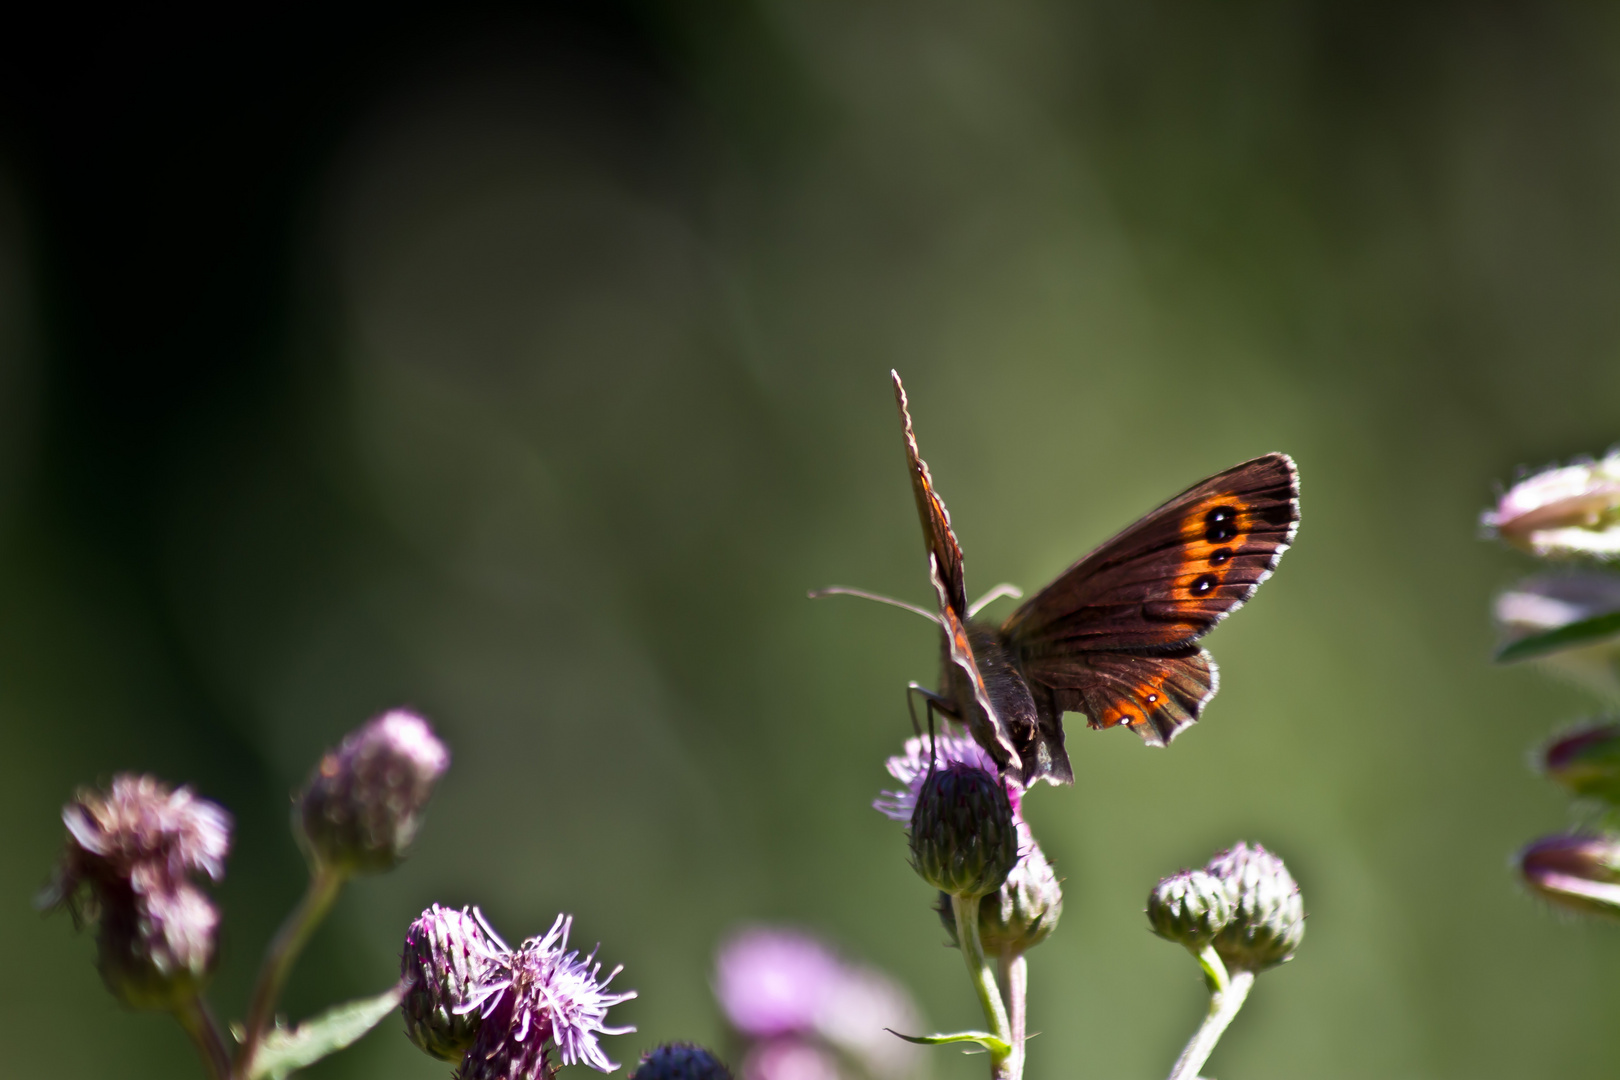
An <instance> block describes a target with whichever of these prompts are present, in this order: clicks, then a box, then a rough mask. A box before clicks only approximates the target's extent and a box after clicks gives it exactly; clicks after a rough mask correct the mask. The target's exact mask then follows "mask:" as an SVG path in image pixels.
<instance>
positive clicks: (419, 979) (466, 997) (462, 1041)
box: [399, 904, 496, 1061]
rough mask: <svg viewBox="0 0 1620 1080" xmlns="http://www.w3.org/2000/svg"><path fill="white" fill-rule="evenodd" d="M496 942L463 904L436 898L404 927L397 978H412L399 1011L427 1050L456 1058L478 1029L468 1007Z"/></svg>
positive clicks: (414, 1038) (415, 1040) (410, 1032)
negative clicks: (447, 904) (450, 905)
mask: <svg viewBox="0 0 1620 1080" xmlns="http://www.w3.org/2000/svg"><path fill="white" fill-rule="evenodd" d="M495 954H496V947H495V943H494V942H493V941H492V940H491V939H490V937H489V935H488V934H486V933H485V932H484V928H483V927H482V926H481V925H480V924H479V922H478V919H477V918H475V917H474V916H473V915H472V914H471V913H469V912H468V910H467V909H466V908H462V909H461V910H460V911H456V910H455V909H453V908H444V907H440V906H439V905H438V904H434V905H433V906H432V907H430V908H428V909H427V910H426V911H424V912H422V914H421V915H420V916H419V917H418V918H417V920H416V921H415V922H413V923H411V926H410V929H409V930H407V931H406V932H405V948H404V950H403V952H402V953H401V955H400V961H399V975H400V979H401V980H403V981H405V982H408V983H409V984H410V989H409V990H407V991H406V992H405V999H404V1000H403V1001H402V1002H401V1003H400V1011H401V1012H403V1013H404V1015H405V1034H406V1035H408V1036H409V1037H410V1040H411V1042H413V1043H415V1044H416V1045H417V1046H418V1047H420V1048H421V1049H422V1050H423V1051H425V1052H426V1053H429V1054H431V1055H433V1056H434V1057H436V1058H440V1059H442V1060H444V1061H460V1060H461V1058H462V1056H463V1055H464V1054H466V1052H467V1050H468V1049H469V1048H470V1047H471V1046H472V1044H473V1037H474V1036H475V1035H477V1034H478V1014H477V1013H476V1012H475V1011H472V1010H471V1009H470V1008H469V1007H468V1003H469V1002H470V1001H471V1000H472V996H473V991H474V990H475V989H476V988H477V987H478V986H479V985H480V984H481V983H482V982H483V979H484V975H485V973H486V972H487V971H488V969H489V965H490V964H491V963H493V962H494V960H495Z"/></svg>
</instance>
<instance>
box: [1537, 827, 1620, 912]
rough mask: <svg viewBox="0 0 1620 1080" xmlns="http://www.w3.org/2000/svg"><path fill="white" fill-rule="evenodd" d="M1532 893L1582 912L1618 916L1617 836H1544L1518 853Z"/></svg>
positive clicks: (1619, 852) (1619, 840) (1619, 873)
mask: <svg viewBox="0 0 1620 1080" xmlns="http://www.w3.org/2000/svg"><path fill="white" fill-rule="evenodd" d="M1519 873H1520V874H1521V875H1522V876H1523V878H1524V882H1525V884H1526V885H1528V886H1530V888H1531V889H1532V890H1534V891H1535V893H1536V895H1538V896H1540V897H1541V898H1542V899H1544V900H1549V901H1551V902H1552V903H1554V904H1557V905H1559V906H1560V907H1563V908H1567V909H1569V910H1571V911H1578V912H1580V913H1582V914H1583V915H1603V916H1607V917H1609V918H1616V917H1620V838H1616V837H1613V836H1582V835H1579V834H1571V835H1563V836H1547V837H1543V838H1542V839H1540V840H1537V841H1536V842H1535V843H1533V844H1531V845H1530V846H1529V847H1527V848H1525V849H1524V850H1523V851H1521V852H1519Z"/></svg>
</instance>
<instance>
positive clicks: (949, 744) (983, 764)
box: [872, 733, 1023, 826]
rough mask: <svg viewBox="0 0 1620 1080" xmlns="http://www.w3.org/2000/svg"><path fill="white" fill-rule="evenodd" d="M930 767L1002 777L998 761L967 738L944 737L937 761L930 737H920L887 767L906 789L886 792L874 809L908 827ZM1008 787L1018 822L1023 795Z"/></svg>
mask: <svg viewBox="0 0 1620 1080" xmlns="http://www.w3.org/2000/svg"><path fill="white" fill-rule="evenodd" d="M930 764H933V765H934V766H935V767H936V768H942V769H943V768H948V767H949V766H952V765H966V766H969V767H970V768H975V769H981V770H983V771H984V772H987V773H989V774H990V775H992V776H995V777H998V778H999V777H1000V775H1001V770H1000V769H998V768H997V767H996V763H995V760H994V759H993V758H991V757H990V755H989V754H987V753H985V752H984V749H983V748H982V747H981V746H979V744H978V743H976V742H974V741H973V740H972V739H971V738H969V737H967V736H966V735H952V734H949V733H942V734H941V735H940V736H939V755H938V757H937V758H936V757H934V755H932V754H931V753H930V752H929V740H928V736H927V735H918V736H915V737H913V738H910V739H907V740H906V752H905V753H903V754H898V755H896V756H895V757H891V758H890V759H889V760H888V764H887V765H886V768H887V769H888V770H889V775H890V776H892V777H894V778H895V779H896V780H898V781H900V783H901V784H902V785H904V787H903V789H902V790H900V791H885V792H883V793H882V795H881V796H880V797H879V798H877V799H875V800H873V802H872V809H874V810H876V811H877V812H878V813H880V814H883V815H884V816H885V817H888V818H892V819H893V820H895V821H898V822H900V823H901V824H902V825H906V826H909V825H910V824H911V817H912V814H913V813H914V812H915V811H916V809H917V793H918V792H919V791H921V790H922V785H923V781H924V780H925V779H926V778H927V777H928V768H929V765H930ZM1006 787H1007V798H1008V800H1009V801H1010V802H1011V803H1012V808H1013V815H1014V817H1015V818H1016V817H1017V815H1018V801H1019V798H1020V796H1022V794H1023V792H1022V791H1020V790H1019V788H1018V785H1017V784H1014V783H1013V782H1011V781H1010V780H1009V781H1006Z"/></svg>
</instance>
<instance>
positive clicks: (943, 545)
mask: <svg viewBox="0 0 1620 1080" xmlns="http://www.w3.org/2000/svg"><path fill="white" fill-rule="evenodd" d="M889 375H890V377H891V378H893V379H894V400H895V404H896V405H898V406H899V408H900V426H901V428H902V430H903V431H904V433H905V438H906V465H907V470H908V472H909V473H910V474H911V493H912V494H913V495H914V496H916V499H917V516H918V518H920V519H921V520H922V530H923V540H924V541H925V542H926V543H927V544H928V554H929V555H931V556H933V559H934V565H935V566H936V568H937V569H938V571H939V577H940V581H941V583H942V584H943V585H944V586H945V598H944V600H942V601H941V602H940V607H941V609H942V610H943V609H944V608H946V607H949V608H950V609H951V610H952V611H954V612H955V613H956V617H957V619H958V620H959V621H961V622H966V621H967V617H968V614H967V608H968V604H967V586H966V585H965V584H964V582H963V578H962V547H961V545H960V544H958V543H957V542H956V533H954V532H952V531H951V515H950V514H949V513H947V512H946V510H945V502H944V500H943V499H941V498H940V497H939V493H938V492H936V491H935V490H934V479H933V477H931V476H929V475H928V463H927V462H925V461H924V460H923V459H922V455H921V454H919V453H918V452H917V436H916V435H915V434H914V433H913V432H912V430H911V410H910V409H909V408H908V407H907V403H906V388H905V387H904V386H903V385H901V383H900V373H899V372H897V371H891V372H889ZM964 640H965V639H964Z"/></svg>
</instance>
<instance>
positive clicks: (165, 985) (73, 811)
mask: <svg viewBox="0 0 1620 1080" xmlns="http://www.w3.org/2000/svg"><path fill="white" fill-rule="evenodd" d="M62 822H63V824H64V825H66V826H67V831H68V842H67V846H66V849H65V850H64V851H63V853H62V859H61V862H60V863H59V864H58V865H57V868H56V872H55V874H54V875H53V876H52V879H51V884H50V885H49V886H48V887H47V888H46V890H45V891H44V893H42V894H41V895H40V898H39V904H40V906H41V907H44V908H55V907H66V908H68V909H69V910H70V911H71V912H72V913H73V915H74V918H75V919H76V920H88V921H99V923H100V930H99V933H98V934H97V964H98V966H99V967H100V969H101V974H102V978H103V980H104V981H105V982H106V984H107V988H108V989H109V990H111V991H112V992H113V994H114V996H116V997H117V998H118V999H119V1000H120V1001H122V1002H123V1003H124V1004H126V1005H128V1006H130V1007H131V1008H152V1009H166V1008H173V1007H174V1006H175V1005H176V1004H178V1003H179V1002H181V1001H184V1000H185V999H187V998H189V997H191V996H193V995H194V994H196V992H197V991H198V989H200V988H201V986H202V984H203V983H204V982H205V981H206V980H207V977H208V973H209V970H210V968H211V967H212V966H213V960H214V941H215V937H216V933H217V930H218V927H219V912H218V910H217V909H216V908H215V907H214V904H213V902H212V901H211V900H209V898H208V896H207V895H206V894H205V893H204V892H203V891H202V890H201V889H199V888H197V887H196V885H195V884H193V882H192V879H193V878H195V877H197V876H206V877H208V878H212V879H213V880H215V881H218V880H219V879H220V878H222V877H223V876H224V874H225V856H226V854H227V853H228V852H229V850H230V844H231V832H230V830H231V819H230V815H229V814H227V813H226V812H225V811H224V810H223V809H221V808H220V807H219V806H217V805H215V804H214V803H211V802H208V801H207V800H206V799H199V798H198V797H197V796H195V795H193V794H192V792H191V791H190V790H189V789H187V788H179V789H171V788H170V787H169V786H168V785H166V784H164V783H162V782H161V781H159V780H157V779H155V778H153V777H150V776H134V775H127V774H126V775H121V776H117V777H115V778H114V779H113V782H112V786H111V788H109V789H108V790H107V791H106V792H98V791H92V790H89V789H83V790H81V791H79V793H78V794H77V795H75V796H74V799H73V801H72V802H70V803H68V804H67V805H66V806H65V807H63V808H62Z"/></svg>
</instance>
